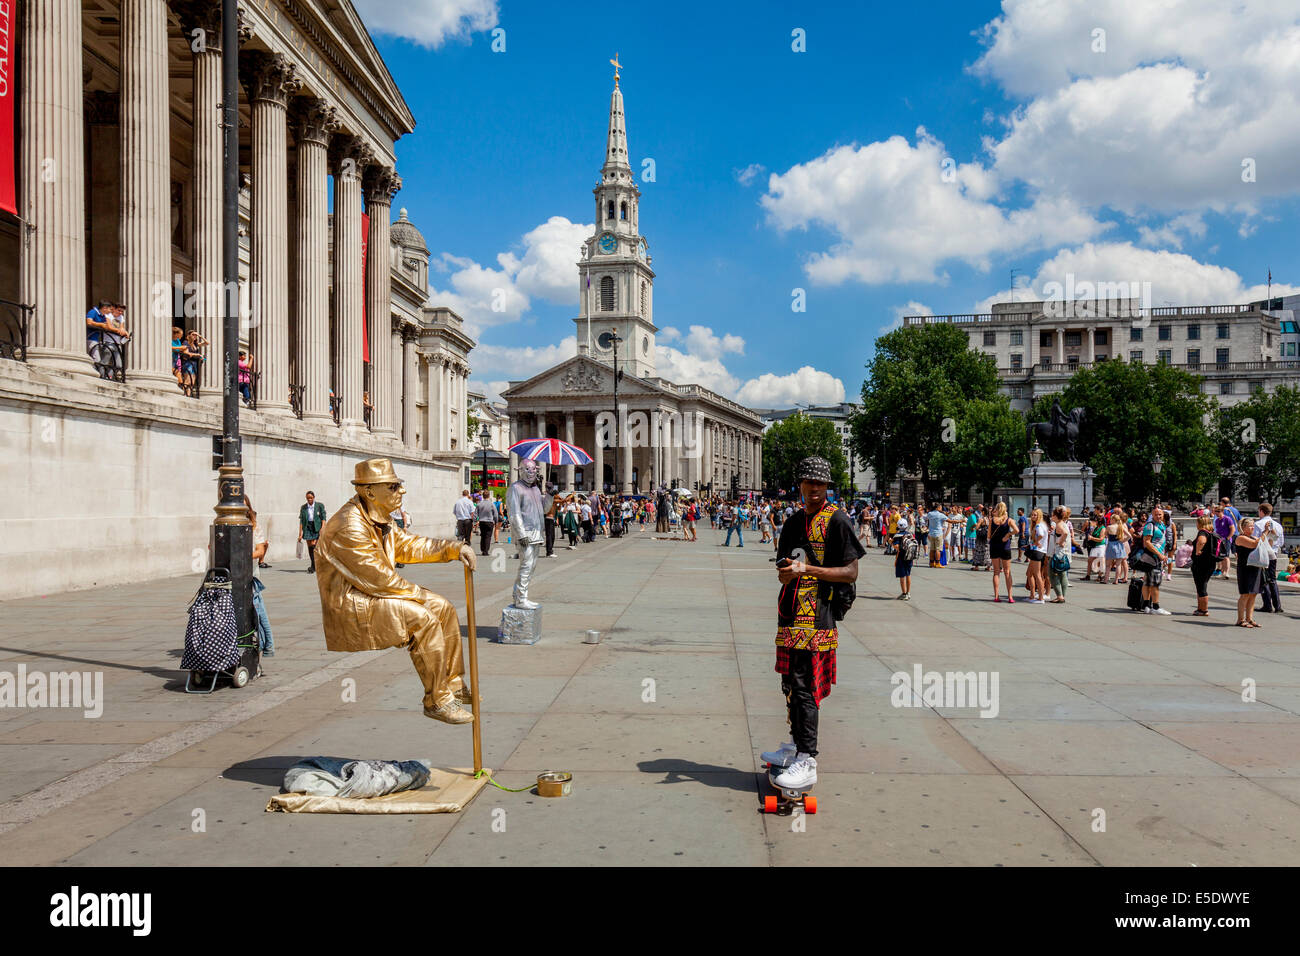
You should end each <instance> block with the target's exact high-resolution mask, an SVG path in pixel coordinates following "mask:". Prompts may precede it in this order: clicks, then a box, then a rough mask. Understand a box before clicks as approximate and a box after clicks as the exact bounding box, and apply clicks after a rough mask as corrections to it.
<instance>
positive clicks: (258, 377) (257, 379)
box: [248, 372, 262, 411]
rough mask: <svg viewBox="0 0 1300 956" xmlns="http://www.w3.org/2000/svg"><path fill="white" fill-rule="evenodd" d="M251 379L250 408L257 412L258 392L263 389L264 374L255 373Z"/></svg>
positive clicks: (249, 391) (250, 376) (249, 390)
mask: <svg viewBox="0 0 1300 956" xmlns="http://www.w3.org/2000/svg"><path fill="white" fill-rule="evenodd" d="M249 379H250V382H249V389H248V407H249V408H251V409H253V410H254V411H256V410H257V390H258V389H259V388H260V387H261V383H262V373H261V372H253V373H252V374H251V375H249Z"/></svg>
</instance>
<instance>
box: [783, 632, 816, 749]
mask: <svg viewBox="0 0 1300 956" xmlns="http://www.w3.org/2000/svg"><path fill="white" fill-rule="evenodd" d="M781 693H783V694H785V703H786V711H787V712H788V713H789V716H790V734H791V736H792V738H793V739H794V745H795V746H796V747H798V748H799V752H800V753H804V754H809V755H810V756H813V757H816V756H817V715H818V710H817V703H816V702H815V701H814V700H813V652H812V651H794V650H792V651H790V673H788V674H782V675H781Z"/></svg>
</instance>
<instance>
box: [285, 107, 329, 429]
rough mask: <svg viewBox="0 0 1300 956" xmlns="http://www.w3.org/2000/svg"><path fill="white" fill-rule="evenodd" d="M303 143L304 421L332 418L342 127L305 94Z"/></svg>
mask: <svg viewBox="0 0 1300 956" xmlns="http://www.w3.org/2000/svg"><path fill="white" fill-rule="evenodd" d="M294 113H295V115H294V139H295V141H296V142H297V144H298V202H297V204H296V209H295V214H296V219H297V221H296V222H295V224H294V236H295V241H296V242H297V244H298V248H297V266H298V268H297V276H296V279H297V286H296V294H295V296H294V311H295V314H296V319H297V321H296V323H295V326H296V328H297V330H298V340H297V355H298V381H297V382H295V383H294V384H296V385H300V386H302V387H303V393H302V417H303V421H317V422H325V421H329V420H330V405H329V393H330V315H329V308H330V296H329V281H330V273H329V269H330V260H329V197H328V196H327V195H326V187H327V185H328V183H327V178H328V175H329V157H328V149H329V141H330V137H331V136H332V135H333V134H334V131H335V130H336V129H338V119H337V118H336V116H335V113H334V109H333V107H330V106H327V105H325V104H324V103H323V102H321V101H320V100H314V99H310V100H309V99H305V98H304V99H300V100H299V101H298V102H297V103H296V105H295V110H294Z"/></svg>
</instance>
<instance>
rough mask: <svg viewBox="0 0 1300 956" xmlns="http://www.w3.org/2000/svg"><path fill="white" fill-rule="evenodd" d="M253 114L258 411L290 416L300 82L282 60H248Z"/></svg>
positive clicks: (255, 56) (257, 56) (264, 56)
mask: <svg viewBox="0 0 1300 956" xmlns="http://www.w3.org/2000/svg"><path fill="white" fill-rule="evenodd" d="M244 63H245V79H244V82H245V85H246V86H247V87H248V99H249V101H250V102H251V104H252V114H253V199H252V227H253V237H252V238H253V242H252V250H251V263H252V281H253V288H252V295H251V296H250V297H249V298H250V300H251V302H252V305H253V310H254V311H253V320H254V323H255V324H254V326H253V329H252V335H253V367H254V368H256V369H259V370H260V371H261V373H262V378H261V382H260V383H259V386H258V395H257V407H258V409H259V410H264V411H267V412H271V413H273V414H279V415H284V414H288V412H289V231H288V230H289V222H288V219H289V193H288V189H289V152H288V146H287V137H288V131H287V130H288V127H287V110H288V105H289V97H290V96H291V95H292V94H293V93H294V92H295V91H296V90H297V89H298V87H299V86H300V84H301V81H300V80H298V78H297V76H296V74H295V71H294V68H293V65H292V64H291V63H290V62H289V58H288V57H286V56H284V55H283V54H268V53H261V52H260V51H253V52H251V53H248V54H245V59H244Z"/></svg>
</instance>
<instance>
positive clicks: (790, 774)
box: [773, 754, 817, 790]
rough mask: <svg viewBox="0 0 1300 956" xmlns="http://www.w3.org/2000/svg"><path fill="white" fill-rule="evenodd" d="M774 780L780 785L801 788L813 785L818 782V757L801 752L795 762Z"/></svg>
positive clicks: (791, 788) (792, 788) (795, 788)
mask: <svg viewBox="0 0 1300 956" xmlns="http://www.w3.org/2000/svg"><path fill="white" fill-rule="evenodd" d="M773 782H774V783H775V784H776V785H777V786H778V787H786V788H788V789H790V790H799V789H802V788H804V787H811V786H812V785H813V784H815V783H816V782H817V758H816V757H810V756H809V755H808V754H799V755H797V756H796V758H795V761H794V763H792V764H791V765H790V766H789V767H787V768H786V769H785V770H784V771H783V772H782V773H781V774H780V775H778V776H777V777H776V778H774V780H773Z"/></svg>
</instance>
